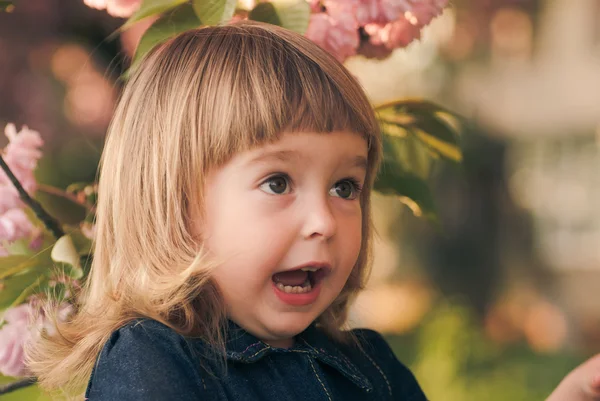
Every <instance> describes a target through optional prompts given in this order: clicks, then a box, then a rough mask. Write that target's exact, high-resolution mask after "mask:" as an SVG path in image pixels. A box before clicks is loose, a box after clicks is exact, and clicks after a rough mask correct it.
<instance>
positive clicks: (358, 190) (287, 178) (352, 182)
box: [259, 173, 363, 200]
mask: <svg viewBox="0 0 600 401" xmlns="http://www.w3.org/2000/svg"><path fill="white" fill-rule="evenodd" d="M275 178H283V179H285V181H286V184H287V185H288V186H290V185H291V181H292V179H291V178H290V176H289V175H287V174H285V173H275V174H273V175H271V176H269V177H268V178H266V179H265V180H264V181H263V182H261V184H260V186H259V187H262V186H263V185H265V184H267V183H269V182H270V181H271V180H273V179H275ZM342 182H348V183H350V185H352V188H353V190H354V195H355V196H354V197H353V198H351V199H349V198H342V199H346V200H354V199H356V198H358V197H359V196H360V193H361V192H362V189H363V188H362V185H361V184H360V182H359V181H358V180H357V179H356V178H354V177H346V178H343V179H341V180H339V181H337V182H336V183H335V185H334V186H333V187H332V188H335V186H336V185H338V184H340V183H342ZM275 195H285V194H275Z"/></svg>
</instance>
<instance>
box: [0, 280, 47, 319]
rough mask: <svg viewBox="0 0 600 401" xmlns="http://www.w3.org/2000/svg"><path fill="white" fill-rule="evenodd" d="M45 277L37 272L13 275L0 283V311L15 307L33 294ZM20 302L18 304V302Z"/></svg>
mask: <svg viewBox="0 0 600 401" xmlns="http://www.w3.org/2000/svg"><path fill="white" fill-rule="evenodd" d="M47 279H48V278H47V276H45V275H43V274H40V273H39V272H37V271H30V272H27V273H23V274H18V275H14V276H12V277H10V278H7V279H4V280H1V281H0V310H2V309H6V308H9V307H11V306H14V305H17V304H19V303H21V302H22V301H23V300H25V299H26V298H27V297H28V296H29V295H31V294H33V293H34V292H35V290H36V289H37V288H38V287H39V285H40V284H41V283H42V282H44V281H46V280H47ZM18 301H20V302H18Z"/></svg>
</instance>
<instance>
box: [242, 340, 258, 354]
mask: <svg viewBox="0 0 600 401" xmlns="http://www.w3.org/2000/svg"><path fill="white" fill-rule="evenodd" d="M258 344H260V341H259V342H257V343H254V344H250V345H249V346H247V347H246V349H245V350H243V351H242V354H243V353H244V352H246V351H248V350H249V349H250V348H252V347H254V346H255V345H258Z"/></svg>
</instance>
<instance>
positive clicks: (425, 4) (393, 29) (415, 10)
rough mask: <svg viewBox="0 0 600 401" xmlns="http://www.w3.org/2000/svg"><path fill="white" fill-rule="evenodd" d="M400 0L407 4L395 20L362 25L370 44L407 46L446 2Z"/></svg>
mask: <svg viewBox="0 0 600 401" xmlns="http://www.w3.org/2000/svg"><path fill="white" fill-rule="evenodd" d="M401 1H402V2H403V3H409V4H408V7H405V11H404V12H403V13H402V14H401V15H400V16H399V17H398V18H397V19H396V20H394V21H391V22H387V23H378V22H373V23H368V24H366V25H365V26H364V30H365V32H366V33H367V34H368V35H369V42H370V43H371V45H373V46H375V47H385V48H387V49H395V48H399V47H405V46H408V45H409V44H410V43H411V42H413V41H414V40H415V39H419V38H420V37H421V29H422V28H423V27H424V26H425V25H428V24H429V23H430V22H431V20H433V18H435V17H437V16H438V15H440V14H441V13H442V10H443V9H444V7H445V6H446V5H447V3H448V1H447V0H421V1H417V0H410V1H405V0H401ZM405 5H406V4H405Z"/></svg>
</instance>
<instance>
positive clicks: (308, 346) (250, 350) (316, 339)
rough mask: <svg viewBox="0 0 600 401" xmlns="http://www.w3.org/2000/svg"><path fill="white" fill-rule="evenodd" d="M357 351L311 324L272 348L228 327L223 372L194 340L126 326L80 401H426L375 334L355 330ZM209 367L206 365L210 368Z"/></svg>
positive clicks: (161, 328)
mask: <svg viewBox="0 0 600 401" xmlns="http://www.w3.org/2000/svg"><path fill="white" fill-rule="evenodd" d="M354 332H355V334H356V335H357V337H358V338H359V340H360V344H361V348H362V350H361V349H360V348H358V347H350V346H343V345H339V344H337V343H335V342H334V341H332V340H331V339H329V337H327V336H326V335H325V334H324V333H323V332H322V331H321V330H319V329H318V328H317V327H316V326H314V325H312V326H310V327H309V328H308V329H306V330H305V331H304V332H303V333H301V334H299V335H298V336H297V337H296V344H295V345H294V347H292V348H289V349H283V348H273V347H270V346H269V345H268V344H265V343H264V342H262V341H260V340H258V339H257V338H256V337H254V336H253V335H251V334H249V333H248V332H246V331H245V330H243V329H241V328H240V327H239V326H237V325H236V324H235V323H233V322H229V327H228V332H227V333H228V335H227V344H226V350H227V355H226V360H227V371H226V373H218V372H222V369H221V370H219V368H218V365H217V364H216V363H215V362H214V361H213V360H212V359H210V358H206V357H203V355H204V356H206V355H207V348H208V346H207V345H206V344H205V343H203V342H202V341H201V340H199V339H194V338H184V337H183V336H181V335H179V334H177V333H176V332H175V331H173V330H172V329H170V328H168V327H167V326H165V325H163V324H162V323H159V322H157V321H154V320H149V319H142V320H137V321H134V322H131V323H129V324H127V325H126V326H124V327H122V328H121V329H119V330H117V331H116V332H114V333H113V334H112V336H111V338H110V340H109V341H108V342H107V343H106V344H105V346H104V348H103V349H102V352H101V353H100V355H99V357H98V360H97V362H96V365H95V368H94V371H93V373H92V376H91V378H90V381H89V384H88V388H87V391H86V397H87V399H88V400H90V401H100V400H111V401H113V400H119V401H131V400H156V401H163V400H164V401H167V400H169V401H172V400H178V401H192V400H194V401H198V400H200V401H213V400H215V401H216V400H219V401H224V400H247V401H270V400H273V401H275V400H277V401H296V400H311V401H319V400H323V401H332V400H344V401H362V400H377V401H384V400H394V401H426V398H425V395H424V394H423V392H422V390H421V388H420V387H419V385H418V384H417V382H416V380H415V378H414V376H413V375H412V373H411V372H410V371H409V370H408V369H407V368H406V367H405V366H404V365H403V364H402V363H400V362H399V361H398V359H397V358H396V357H395V356H394V354H393V352H392V350H391V349H390V347H389V346H388V344H387V343H386V341H385V340H384V338H383V337H382V336H381V335H380V334H379V333H377V332H375V331H373V330H367V329H357V330H354ZM211 361H212V362H211Z"/></svg>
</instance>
